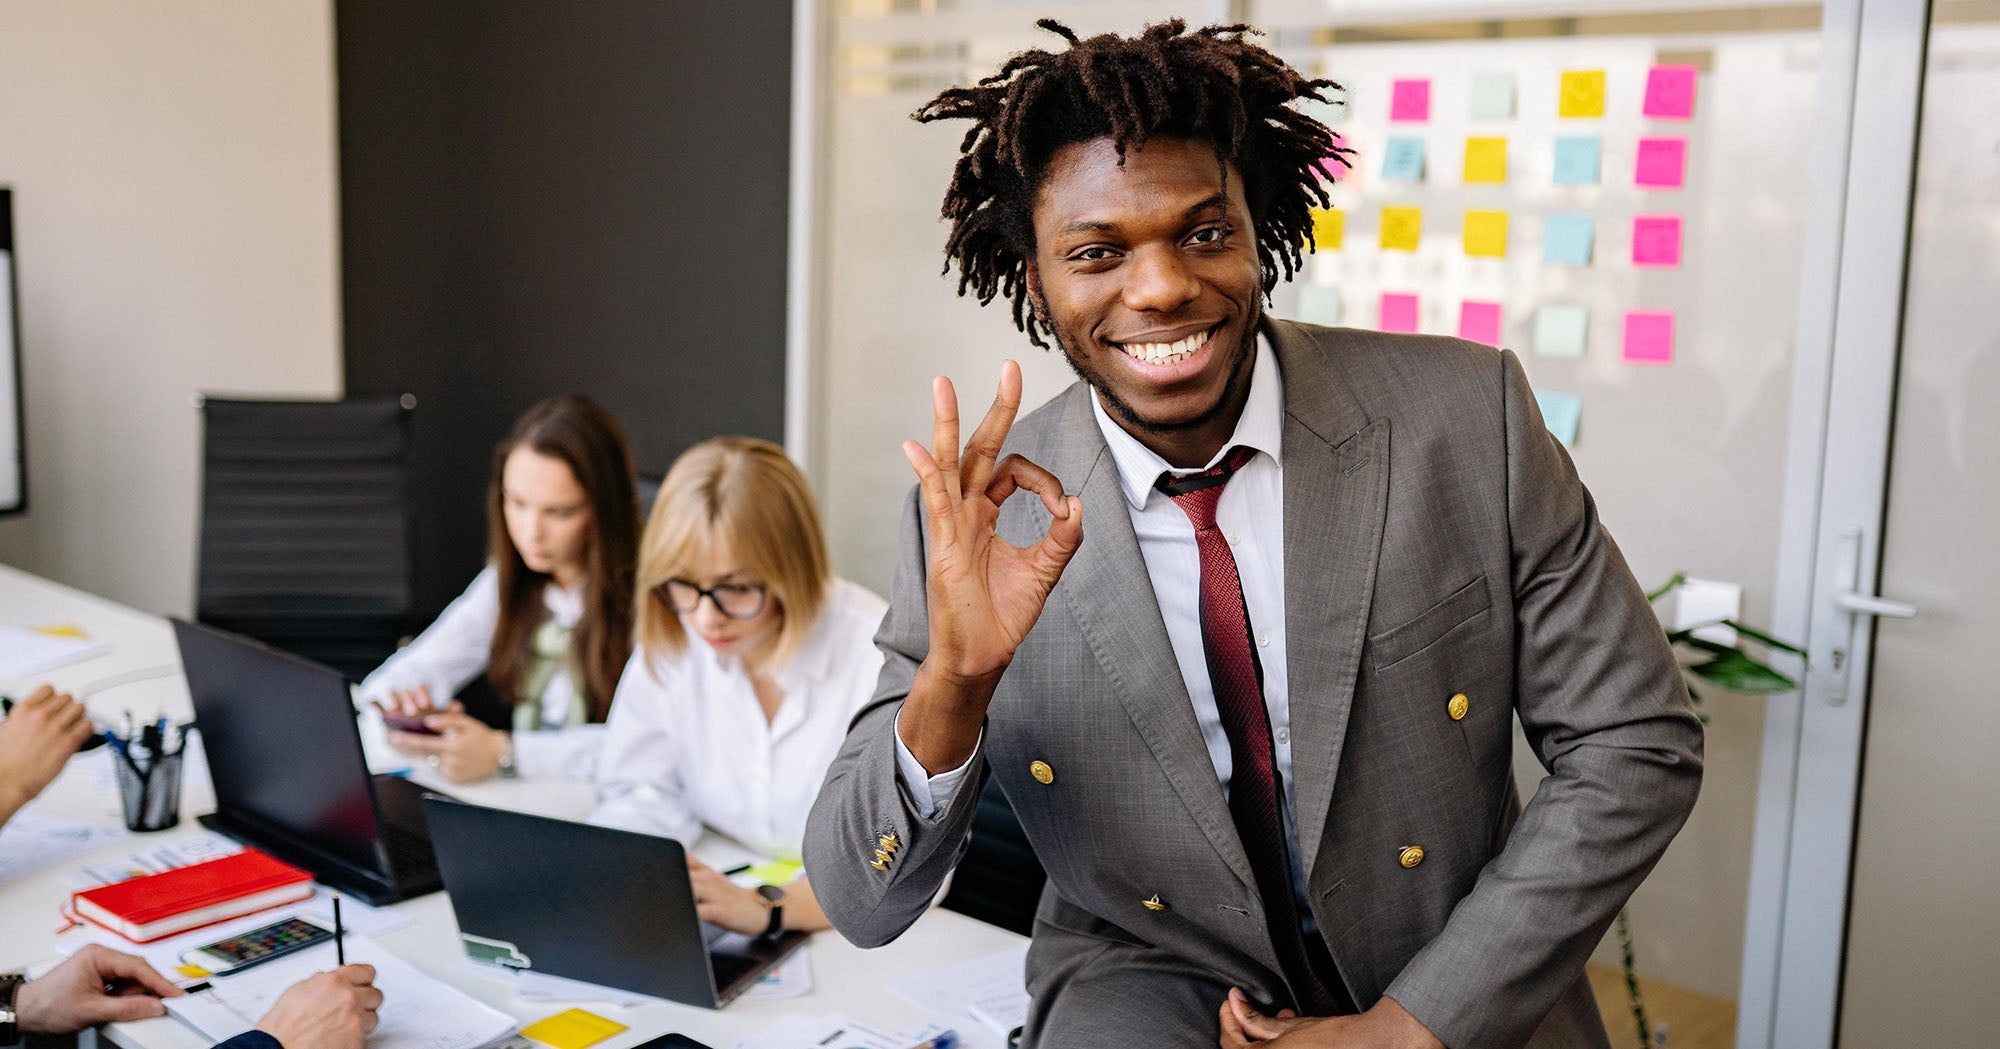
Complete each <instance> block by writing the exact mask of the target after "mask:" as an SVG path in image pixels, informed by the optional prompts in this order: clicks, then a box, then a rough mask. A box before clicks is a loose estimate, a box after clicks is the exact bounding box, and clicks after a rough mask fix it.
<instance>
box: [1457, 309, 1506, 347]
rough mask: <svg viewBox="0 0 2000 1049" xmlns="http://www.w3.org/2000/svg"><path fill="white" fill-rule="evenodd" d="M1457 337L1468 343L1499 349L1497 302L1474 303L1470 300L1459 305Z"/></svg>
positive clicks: (1498, 310) (1498, 311) (1498, 312)
mask: <svg viewBox="0 0 2000 1049" xmlns="http://www.w3.org/2000/svg"><path fill="white" fill-rule="evenodd" d="M1458 337H1459V338H1461V339H1465V340H1467V341H1470V342H1478V343H1484V344H1486V345H1488V346H1491V347H1493V348H1494V349H1499V348H1500V304H1499V303H1497V302H1474V301H1472V300H1471V299H1467V300H1466V301H1464V302H1462V303H1460V304H1459V307H1458Z"/></svg>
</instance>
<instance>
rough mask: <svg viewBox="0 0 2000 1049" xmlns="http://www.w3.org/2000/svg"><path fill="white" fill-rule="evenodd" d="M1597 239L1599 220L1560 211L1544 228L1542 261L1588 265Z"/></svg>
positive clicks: (1554, 264)
mask: <svg viewBox="0 0 2000 1049" xmlns="http://www.w3.org/2000/svg"><path fill="white" fill-rule="evenodd" d="M1596 240H1597V220H1596V219H1595V218H1593V217H1591V216H1589V215H1573V214H1568V213H1566V212H1558V213H1556V214H1553V215H1550V216H1549V218H1548V222H1547V223H1546V224H1545V225H1544V226H1543V228H1542V261H1543V262H1546V263H1548V264H1549V265H1551V266H1588V265H1590V255H1591V248H1592V245H1593V244H1595V243H1596Z"/></svg>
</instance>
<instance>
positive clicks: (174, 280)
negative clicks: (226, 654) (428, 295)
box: [0, 0, 340, 619]
mask: <svg viewBox="0 0 2000 1049" xmlns="http://www.w3.org/2000/svg"><path fill="white" fill-rule="evenodd" d="M333 57H334V56H333V21H332V6H331V4H330V2H328V0H285V2H282V3H278V2H266V0H173V2H166V0H150V2H138V0H130V2H112V0H0V184H7V185H11V186H12V187H13V189H14V191H15V195H14V208H15V241H16V247H17V253H18V263H19V269H20V291H21V310H20V312H21V339H22V360H23V373H24V374H23V379H24V383H25V395H26V398H27V408H26V414H27V426H28V436H27V447H28V485H29V491H28V499H29V505H30V512H29V513H28V514H27V515H26V516H25V517H23V518H14V519H5V520H0V561H4V562H6V563H8V564H12V565H15V566H18V567H21V568H25V569H27V570H29V571H32V572H37V573H40V574H42V575H46V576H50V577H52V578H55V579H58V580H61V581H63V582H65V583H69V584H71V585H73V586H77V587H81V588H82V589H85V590H89V591H92V592H95V593H99V594H103V595H105V596H108V597H112V598H115V599H117V600H119V601H123V602H126V603H128V604H132V605H135V606H137V607H139V608H142V609H146V610H149V611H154V612H186V611H187V610H188V609H189V608H190V607H191V605H192V602H193V587H194V583H193V580H194V549H195V524H196V507H197V504H198V489H199V476H200V470H199V447H200V443H199V421H200V420H199V417H198V415H197V413H196V412H195V411H194V409H193V408H192V407H190V404H191V399H192V397H193V395H194V394H195V392H197V391H214V392H237V393H256V394H279V395H314V396H325V395H331V394H337V393H338V392H339V389H340V285H339V251H338V241H337V239H336V238H337V236H338V221H337V181H336V175H337V172H336V166H335V131H334V127H335V125H334V74H333ZM14 614H20V615H23V616H28V617H32V612H31V611H23V612H18V613H17V612H16V610H0V619H10V618H11V616H12V615H14Z"/></svg>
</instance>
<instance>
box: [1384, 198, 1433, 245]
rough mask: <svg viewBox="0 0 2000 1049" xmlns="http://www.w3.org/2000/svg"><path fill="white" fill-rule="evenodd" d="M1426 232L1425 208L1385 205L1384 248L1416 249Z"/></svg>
mask: <svg viewBox="0 0 2000 1049" xmlns="http://www.w3.org/2000/svg"><path fill="white" fill-rule="evenodd" d="M1423 234H1424V209H1422V208H1409V207H1397V206H1395V205H1385V206H1384V207H1383V208H1382V250H1383V251H1415V250H1417V241H1418V240H1420V239H1422V237H1423Z"/></svg>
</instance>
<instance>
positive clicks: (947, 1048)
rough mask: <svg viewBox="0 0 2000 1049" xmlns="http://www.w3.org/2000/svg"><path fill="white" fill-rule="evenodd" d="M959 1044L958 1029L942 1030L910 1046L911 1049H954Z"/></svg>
mask: <svg viewBox="0 0 2000 1049" xmlns="http://www.w3.org/2000/svg"><path fill="white" fill-rule="evenodd" d="M957 1044H958V1032H957V1031H942V1032H939V1033H938V1034H937V1035H935V1036H933V1037H930V1038H926V1039H924V1040H923V1041H921V1042H918V1043H917V1044H915V1045H913V1046H911V1047H910V1049H952V1047H953V1046H956V1045H957Z"/></svg>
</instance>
